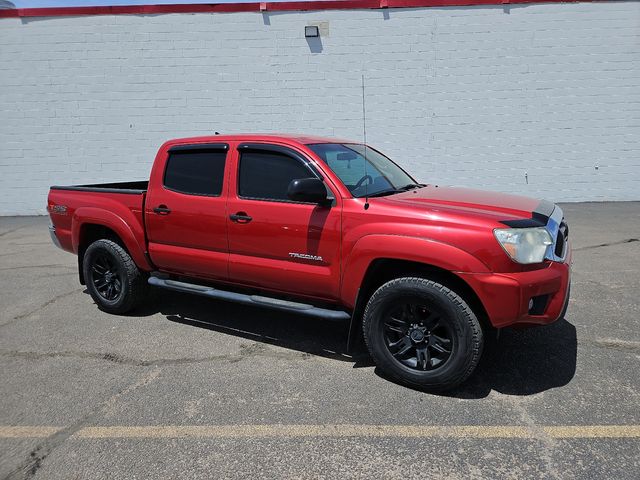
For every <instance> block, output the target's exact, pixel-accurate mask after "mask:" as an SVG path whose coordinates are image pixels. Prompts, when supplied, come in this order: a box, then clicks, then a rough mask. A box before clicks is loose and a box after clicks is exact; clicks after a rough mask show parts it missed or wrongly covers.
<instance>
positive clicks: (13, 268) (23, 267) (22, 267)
mask: <svg viewBox="0 0 640 480" xmlns="http://www.w3.org/2000/svg"><path fill="white" fill-rule="evenodd" d="M28 268H69V269H72V270H76V269H77V268H78V267H70V266H69V265H60V264H52V265H19V266H17V267H4V268H0V271H2V272H6V271H8V270H23V269H28Z"/></svg>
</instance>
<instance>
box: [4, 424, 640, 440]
mask: <svg viewBox="0 0 640 480" xmlns="http://www.w3.org/2000/svg"><path fill="white" fill-rule="evenodd" d="M60 430H62V427H52V426H41V427H38V426H0V438H42V437H48V436H50V435H53V434H54V433H56V432H58V431H60ZM540 434H543V435H547V436H549V437H552V438H640V425H582V426H578V425H563V426H539V427H535V428H530V427H526V426H517V425H458V426H433V425H427V426H421V425H186V426H178V425H175V426H171V425H164V426H111V427H84V428H81V429H79V430H78V431H77V432H75V433H74V435H73V436H74V437H76V438H94V439H99V438H107V439H108V438H142V439H144V438H282V439H287V438H299V437H336V438H338V437H359V438H376V437H385V438H391V437H405V438H433V437H453V438H524V439H526V438H534V437H539V436H540Z"/></svg>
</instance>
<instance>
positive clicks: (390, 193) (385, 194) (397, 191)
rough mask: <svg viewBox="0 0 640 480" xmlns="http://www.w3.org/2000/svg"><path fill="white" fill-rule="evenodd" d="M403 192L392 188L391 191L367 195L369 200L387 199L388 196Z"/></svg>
mask: <svg viewBox="0 0 640 480" xmlns="http://www.w3.org/2000/svg"><path fill="white" fill-rule="evenodd" d="M402 191H403V190H397V189H395V188H390V189H389V190H380V191H379V192H376V193H370V194H369V195H367V196H368V197H369V198H372V197H386V196H387V195H393V194H394V193H400V192H402Z"/></svg>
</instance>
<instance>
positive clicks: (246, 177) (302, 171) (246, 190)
mask: <svg viewBox="0 0 640 480" xmlns="http://www.w3.org/2000/svg"><path fill="white" fill-rule="evenodd" d="M315 176H316V175H314V174H313V173H312V172H311V170H309V168H307V167H306V166H305V165H304V164H303V163H302V162H300V161H299V160H296V159H294V158H291V157H289V156H287V155H283V154H281V153H276V152H267V151H264V152H244V153H242V156H241V157H240V181H239V185H238V194H239V195H240V196H241V197H248V198H264V199H270V200H289V198H288V197H287V189H288V188H289V183H291V180H295V179H296V178H310V177H315Z"/></svg>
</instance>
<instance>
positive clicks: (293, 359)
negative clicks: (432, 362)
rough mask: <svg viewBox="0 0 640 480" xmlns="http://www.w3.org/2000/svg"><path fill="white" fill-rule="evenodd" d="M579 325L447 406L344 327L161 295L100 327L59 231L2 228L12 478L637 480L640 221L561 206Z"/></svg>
mask: <svg viewBox="0 0 640 480" xmlns="http://www.w3.org/2000/svg"><path fill="white" fill-rule="evenodd" d="M563 208H564V209H565V215H566V217H567V219H568V221H569V224H570V227H571V239H572V244H573V248H574V268H573V283H572V295H573V296H572V299H571V302H570V306H569V310H568V312H567V315H566V319H565V320H561V321H559V322H557V323H556V324H554V325H552V326H549V327H543V328H536V329H530V330H521V331H511V330H505V331H503V332H502V335H501V338H500V340H499V342H498V344H497V346H496V347H495V348H493V349H492V350H490V351H488V352H487V354H486V355H485V357H484V358H483V361H482V363H481V364H480V367H479V368H478V370H477V372H476V374H475V375H474V376H473V377H472V379H471V380H470V381H468V382H467V383H466V384H465V385H464V386H463V387H461V388H459V389H458V390H456V391H453V392H450V393H449V394H447V395H431V394H427V393H422V392H419V391H415V390H411V389H408V388H405V387H402V386H399V385H396V384H394V383H391V382H390V381H388V380H386V379H385V378H383V377H381V376H380V375H378V373H377V371H376V370H375V368H374V367H373V366H372V365H371V362H370V361H369V360H368V359H367V357H366V355H357V356H355V357H353V356H349V355H348V354H347V353H346V352H345V343H346V338H345V336H346V326H343V325H340V324H332V323H327V322H324V321H320V320H309V319H304V318H296V317H295V316H291V315H288V314H282V313H279V312H273V311H267V310H260V309H255V308H250V307H243V306H238V305H235V304H228V303H222V302H214V301H210V300H206V299H201V298H195V297H191V296H189V295H186V294H178V293H162V294H161V295H158V296H157V298H156V300H155V302H154V303H153V304H152V305H149V307H148V308H147V309H146V310H144V311H140V312H137V313H136V314H134V315H131V316H112V315H108V314H105V313H102V312H100V311H99V310H98V309H97V308H96V307H95V305H94V304H93V302H92V300H91V298H90V296H89V295H88V294H86V293H85V292H84V288H83V287H82V286H81V285H80V284H79V283H78V279H77V274H76V260H75V258H74V257H73V256H72V255H70V254H68V253H65V252H63V251H61V250H58V249H56V248H55V247H54V246H53V245H52V244H51V242H50V240H49V235H48V231H47V228H46V227H47V223H48V219H47V218H44V217H26V218H0V247H1V248H0V394H1V398H2V400H1V402H2V403H1V408H0V479H23V478H42V479H58V478H60V479H84V478H91V479H101V478H110V479H117V478H122V479H131V478H145V479H146V478H158V479H164V478H178V477H181V478H244V477H249V476H251V477H256V478H291V477H293V478H356V477H358V478H361V477H370V478H480V477H487V478H562V479H566V478H586V477H589V478H604V477H607V478H638V472H640V297H639V295H638V292H639V291H640V241H638V240H639V239H640V203H602V204H596V203H585V204H567V205H564V206H563Z"/></svg>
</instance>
